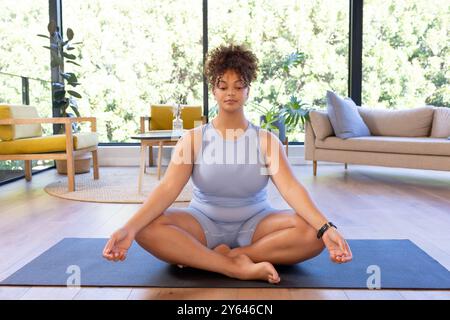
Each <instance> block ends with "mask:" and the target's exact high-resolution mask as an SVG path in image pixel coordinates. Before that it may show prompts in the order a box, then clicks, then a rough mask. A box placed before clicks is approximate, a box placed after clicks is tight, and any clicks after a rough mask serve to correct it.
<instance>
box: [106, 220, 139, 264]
mask: <svg viewBox="0 0 450 320" xmlns="http://www.w3.org/2000/svg"><path fill="white" fill-rule="evenodd" d="M133 241H134V236H133V235H132V234H131V232H130V231H129V230H127V229H125V228H120V229H119V230H117V231H116V232H114V233H113V234H112V235H111V237H110V238H109V241H108V242H107V243H106V245H105V248H104V249H103V257H104V258H106V259H108V260H109V261H123V260H125V259H126V257H127V252H128V249H129V248H130V247H131V244H132V243H133Z"/></svg>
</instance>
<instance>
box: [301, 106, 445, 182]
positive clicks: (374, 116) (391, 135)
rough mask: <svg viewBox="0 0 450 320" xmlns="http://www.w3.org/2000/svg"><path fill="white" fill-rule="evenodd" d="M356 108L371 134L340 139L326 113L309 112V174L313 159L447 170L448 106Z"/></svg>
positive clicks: (306, 154)
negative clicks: (398, 108) (396, 108)
mask: <svg viewBox="0 0 450 320" xmlns="http://www.w3.org/2000/svg"><path fill="white" fill-rule="evenodd" d="M358 112H359V114H360V115H361V117H362V119H363V120H364V122H365V123H366V125H367V126H368V128H369V130H370V132H371V136H367V137H356V138H349V139H345V140H344V139H340V138H337V137H336V136H335V135H334V130H333V127H332V125H331V122H330V120H329V118H328V115H327V113H326V112H324V111H311V112H310V121H308V122H307V124H306V136H305V159H306V160H311V161H313V173H314V175H316V174H317V161H328V162H338V163H345V167H346V168H347V164H348V163H350V164H363V165H376V166H387V167H402V168H416V169H431V170H446V171H450V140H449V139H448V138H449V136H450V108H434V107H423V108H417V109H408V110H395V111H392V110H379V109H369V108H364V107H360V108H358Z"/></svg>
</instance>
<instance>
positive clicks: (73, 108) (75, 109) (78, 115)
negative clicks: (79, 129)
mask: <svg viewBox="0 0 450 320" xmlns="http://www.w3.org/2000/svg"><path fill="white" fill-rule="evenodd" d="M70 109H72V110H73V112H75V114H76V115H77V117H81V115H80V111H78V108H77V107H75V106H73V105H70Z"/></svg>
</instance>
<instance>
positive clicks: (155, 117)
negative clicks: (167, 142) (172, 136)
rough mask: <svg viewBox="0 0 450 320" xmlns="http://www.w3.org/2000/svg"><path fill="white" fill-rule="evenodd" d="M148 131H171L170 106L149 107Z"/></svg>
mask: <svg viewBox="0 0 450 320" xmlns="http://www.w3.org/2000/svg"><path fill="white" fill-rule="evenodd" d="M150 116H151V119H150V130H171V129H172V121H173V111H172V106H170V105H151V106H150Z"/></svg>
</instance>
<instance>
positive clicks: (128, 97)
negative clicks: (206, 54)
mask: <svg viewBox="0 0 450 320" xmlns="http://www.w3.org/2000/svg"><path fill="white" fill-rule="evenodd" d="M63 24H64V29H66V28H67V27H70V28H72V29H73V30H74V32H75V38H74V41H81V42H82V44H81V45H80V46H78V47H79V51H78V52H77V53H76V54H77V55H78V56H79V57H80V58H81V59H80V65H81V67H77V66H73V67H72V66H71V67H70V69H71V70H72V71H74V72H75V73H77V74H79V82H81V86H80V87H78V88H77V89H78V91H79V92H80V94H82V96H83V99H81V100H80V102H79V104H80V106H79V109H80V112H81V114H82V115H87V114H92V115H95V116H96V117H97V118H98V119H99V121H98V131H99V133H100V140H101V141H102V142H136V141H133V140H131V139H130V136H131V135H133V134H135V133H137V132H138V130H139V128H138V126H139V116H143V115H149V112H150V104H152V103H169V104H172V103H176V102H184V103H187V104H203V78H202V61H203V58H202V50H203V49H202V36H203V35H202V32H203V29H202V2H201V1H186V0H168V1H144V0H133V1H122V0H89V1H85V0H70V1H63ZM67 68H68V67H67Z"/></svg>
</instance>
